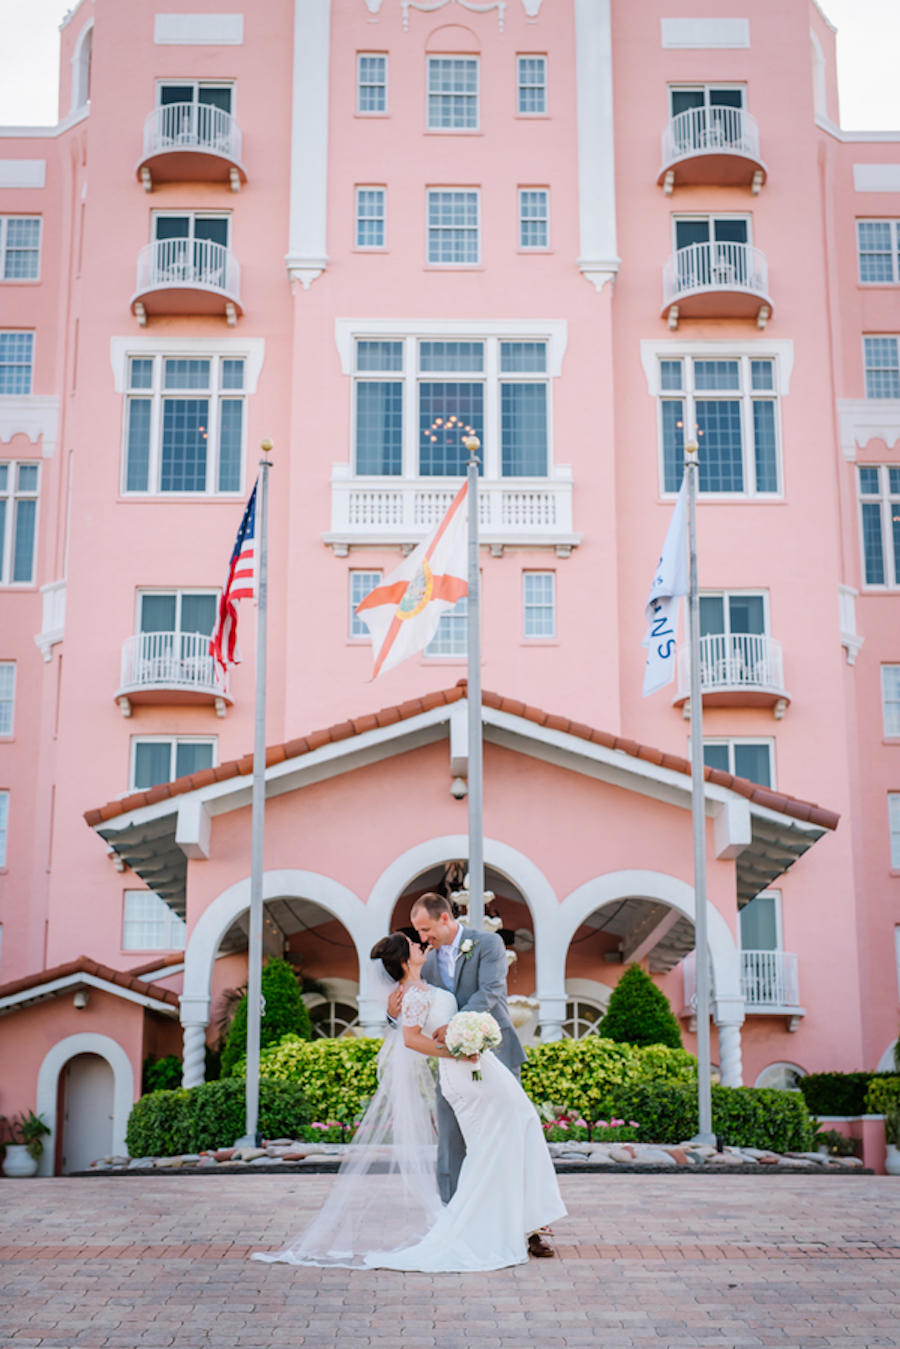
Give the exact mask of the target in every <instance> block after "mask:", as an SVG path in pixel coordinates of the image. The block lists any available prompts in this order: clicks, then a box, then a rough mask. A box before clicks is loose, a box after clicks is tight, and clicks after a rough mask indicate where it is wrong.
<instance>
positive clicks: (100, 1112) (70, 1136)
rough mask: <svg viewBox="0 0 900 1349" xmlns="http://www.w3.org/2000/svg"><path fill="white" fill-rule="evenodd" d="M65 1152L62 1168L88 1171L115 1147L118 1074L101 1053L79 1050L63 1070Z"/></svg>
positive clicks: (61, 1160)
mask: <svg viewBox="0 0 900 1349" xmlns="http://www.w3.org/2000/svg"><path fill="white" fill-rule="evenodd" d="M60 1078H61V1081H60V1089H61V1094H62V1153H61V1156H60V1171H61V1173H62V1174H63V1175H64V1176H68V1175H71V1173H72V1172H73V1171H86V1170H87V1169H88V1167H89V1166H90V1164H91V1162H95V1161H97V1159H98V1158H100V1157H108V1156H109V1155H110V1154H111V1153H112V1151H113V1115H114V1109H115V1078H114V1076H113V1070H112V1068H111V1066H110V1064H109V1063H108V1062H107V1061H106V1059H104V1058H101V1056H100V1055H99V1054H75V1055H73V1056H72V1058H70V1059H69V1061H68V1063H67V1064H66V1065H65V1067H64V1068H63V1070H62V1073H61V1074H60Z"/></svg>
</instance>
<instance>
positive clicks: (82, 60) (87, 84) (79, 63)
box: [72, 23, 94, 112]
mask: <svg viewBox="0 0 900 1349" xmlns="http://www.w3.org/2000/svg"><path fill="white" fill-rule="evenodd" d="M93 44H94V25H93V24H92V23H89V24H88V25H87V27H86V28H85V29H84V31H83V32H82V33H81V35H80V37H79V38H78V41H77V42H76V43H75V50H74V52H73V53H72V111H73V112H75V110H76V109H77V108H83V107H84V105H85V103H89V102H90V98H91V50H92V47H93Z"/></svg>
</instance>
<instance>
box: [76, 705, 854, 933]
mask: <svg viewBox="0 0 900 1349" xmlns="http://www.w3.org/2000/svg"><path fill="white" fill-rule="evenodd" d="M466 692H467V688H466V681H465V680H461V681H460V682H459V683H458V684H457V685H456V686H455V687H454V688H451V689H443V690H439V691H437V692H434V693H429V694H426V695H425V696H424V697H422V698H413V699H410V700H409V701H407V702H404V703H399V704H395V705H394V706H391V707H386V708H382V710H381V711H379V712H375V713H371V714H367V715H365V716H362V717H356V718H351V719H350V720H347V721H342V722H337V723H335V724H334V725H332V726H329V727H326V728H324V729H322V730H317V731H313V732H311V733H310V734H309V735H306V736H302V737H299V738H297V739H294V740H288V741H286V742H284V743H282V744H278V745H271V746H269V747H268V748H267V750H266V795H267V797H273V796H280V795H282V794H284V793H285V792H290V791H296V790H298V789H300V788H302V787H305V786H309V785H311V784H313V783H315V782H319V781H322V780H323V779H326V778H330V777H334V776H338V775H340V774H342V773H346V772H349V771H351V770H352V769H355V768H359V767H362V766H364V765H366V764H371V763H377V762H378V761H379V760H382V759H385V758H390V757H393V756H394V755H397V754H403V753H407V752H409V751H410V750H411V749H415V748H417V747H419V746H421V745H426V744H431V743H434V742H435V741H438V740H441V739H449V744H450V772H451V774H452V775H454V776H457V775H461V776H465V773H466V757H465V756H466V734H465V715H466V707H465V700H466ZM482 721H483V727H484V739H485V741H486V742H487V743H494V744H497V745H501V746H504V747H506V748H509V749H511V750H514V751H516V752H518V753H523V754H526V755H529V756H531V757H533V758H537V759H541V760H543V761H545V762H548V763H554V764H556V765H557V766H559V767H562V768H566V769H568V770H569V771H572V772H575V773H580V774H582V775H584V776H587V777H591V778H594V779H598V780H602V781H606V782H610V783H613V784H616V785H619V786H622V787H625V788H627V789H629V790H631V791H636V792H638V793H639V794H642V795H646V796H650V797H653V798H655V799H657V800H665V801H668V802H669V803H671V804H673V805H677V806H679V807H681V808H688V807H689V806H690V791H691V768H690V764H689V762H688V760H687V759H684V758H682V757H680V756H679V755H674V754H667V753H665V752H664V751H663V750H658V749H654V748H652V747H651V746H648V745H642V744H639V743H638V742H637V741H635V740H630V739H627V738H623V737H621V736H614V735H611V734H609V733H608V732H605V731H600V730H596V729H595V728H593V727H591V726H587V725H586V724H584V723H583V722H573V721H571V720H570V719H568V718H566V717H562V716H557V715H554V714H552V713H549V712H545V711H542V710H541V709H539V708H535V707H531V706H529V705H528V704H526V703H522V702H520V701H518V700H516V699H512V698H505V697H503V696H502V695H501V694H497V693H490V692H487V691H485V692H484V693H483V695H482ZM252 773H253V756H252V755H250V754H248V755H245V756H244V757H243V758H240V759H232V760H229V761H228V762H226V763H222V764H219V765H218V766H217V767H216V768H208V769H204V770H202V771H201V772H199V773H193V774H189V775H187V776H185V777H182V778H176V779H175V780H174V781H173V782H166V783H161V784H160V785H159V786H157V787H152V788H150V789H149V790H148V791H142V792H132V793H130V794H129V795H127V796H124V797H122V798H120V799H119V800H117V801H110V802H108V803H107V804H106V805H104V806H100V807H98V808H96V809H93V810H88V811H85V816H84V818H85V820H86V822H87V823H88V824H89V825H90V826H91V828H93V829H95V830H96V831H97V833H98V834H99V835H100V836H101V837H102V838H103V839H105V840H106V842H107V843H108V845H109V846H110V847H111V848H112V849H113V851H114V852H116V853H117V854H118V855H119V856H120V857H121V858H122V859H123V860H124V861H125V862H126V863H127V864H128V866H130V867H131V869H132V870H133V871H134V872H135V873H136V874H137V875H138V876H140V877H141V879H142V880H143V881H144V882H145V883H146V884H147V885H148V886H149V887H150V888H151V889H153V890H155V891H156V892H157V894H159V895H161V896H162V897H163V898H164V899H165V900H166V901H167V903H169V904H170V906H171V907H172V908H173V909H174V910H175V911H176V912H179V913H183V912H184V906H185V887H186V878H187V859H188V858H189V857H208V856H209V838H210V823H211V819H212V817H213V816H216V815H220V814H224V813H227V812H229V811H232V810H238V809H241V808H243V807H245V806H248V805H249V804H250V796H251V782H252ZM704 776H705V779H706V788H705V794H706V811H707V814H708V815H710V816H712V817H713V818H714V820H715V846H716V855H717V856H719V857H734V858H736V859H737V876H738V899H739V901H741V902H746V901H747V900H749V899H752V898H753V896H754V895H756V894H758V893H759V892H760V890H763V889H764V888H765V887H766V886H767V885H770V884H771V883H772V882H773V881H774V880H775V879H776V877H778V876H780V875H781V874H782V873H783V872H784V871H786V870H787V868H788V867H789V866H791V864H792V863H793V862H795V861H796V860H797V858H798V857H800V856H802V854H803V853H804V852H806V850H807V849H808V848H810V847H811V846H812V844H813V843H814V842H815V841H816V840H817V839H818V838H820V837H821V836H822V834H824V833H825V832H827V831H829V830H833V829H836V828H837V824H838V820H839V818H840V817H839V816H838V815H837V814H835V812H834V811H830V810H827V809H824V808H823V807H821V806H818V805H816V804H815V803H814V802H811V801H804V800H801V799H800V798H799V797H795V796H787V795H785V794H783V793H780V792H774V791H771V790H769V789H768V788H766V787H762V786H760V785H759V784H758V783H754V782H750V781H748V780H747V779H746V778H739V777H734V776H733V775H732V774H730V773H726V772H724V771H722V770H721V769H717V768H706V769H705V770H704Z"/></svg>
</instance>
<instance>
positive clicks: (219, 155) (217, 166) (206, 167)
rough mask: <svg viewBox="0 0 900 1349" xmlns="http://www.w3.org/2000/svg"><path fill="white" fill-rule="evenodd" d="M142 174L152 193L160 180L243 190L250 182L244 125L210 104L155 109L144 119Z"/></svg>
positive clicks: (141, 180) (167, 106)
mask: <svg viewBox="0 0 900 1349" xmlns="http://www.w3.org/2000/svg"><path fill="white" fill-rule="evenodd" d="M137 176H138V179H139V180H140V182H141V183H142V184H143V187H144V190H145V191H146V192H152V191H153V187H154V184H155V183H228V184H229V185H230V187H231V190H232V192H239V191H240V190H241V184H242V183H245V182H246V181H247V173H246V170H245V168H244V165H243V164H242V163H241V129H240V127H239V126H238V124H237V122H236V121H235V120H234V118H233V117H232V116H231V114H230V113H228V112H223V111H222V109H221V108H214V107H212V106H211V105H210V104H208V103H167V104H165V105H164V106H162V107H159V108H154V109H153V111H152V112H151V113H150V115H149V117H148V118H147V120H146V122H145V123H144V149H143V153H142V155H141V159H140V162H139V164H138V166H137Z"/></svg>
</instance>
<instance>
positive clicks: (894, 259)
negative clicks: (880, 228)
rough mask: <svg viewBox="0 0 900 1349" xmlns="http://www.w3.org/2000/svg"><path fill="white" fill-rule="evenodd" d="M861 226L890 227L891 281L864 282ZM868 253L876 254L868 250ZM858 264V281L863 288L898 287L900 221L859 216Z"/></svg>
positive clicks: (857, 230) (899, 282) (857, 237)
mask: <svg viewBox="0 0 900 1349" xmlns="http://www.w3.org/2000/svg"><path fill="white" fill-rule="evenodd" d="M860 225H888V226H889V227H890V236H891V243H890V254H891V278H890V280H889V281H864V280H863V276H862V258H863V249H862V246H861V240H860ZM866 252H869V253H871V252H874V250H873V249H867V250H866ZM856 264H857V272H856V274H857V280H858V282H859V284H860V285H861V286H866V287H871V286H896V285H898V284H900V220H893V219H885V218H884V217H883V216H882V217H877V216H858V217H857V220H856Z"/></svg>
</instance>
